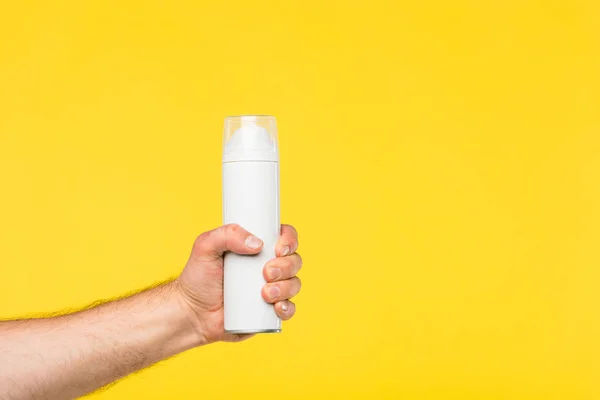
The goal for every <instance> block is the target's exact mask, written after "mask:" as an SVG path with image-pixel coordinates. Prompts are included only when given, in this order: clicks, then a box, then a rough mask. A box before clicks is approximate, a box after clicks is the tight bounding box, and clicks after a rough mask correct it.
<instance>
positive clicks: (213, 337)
mask: <svg viewBox="0 0 600 400" xmlns="http://www.w3.org/2000/svg"><path fill="white" fill-rule="evenodd" d="M262 246H263V243H262V241H261V240H260V239H259V238H257V237H255V236H252V234H251V233H250V232H248V231H246V230H245V229H244V228H242V227H241V226H239V225H236V224H229V225H224V226H221V227H219V228H217V229H214V230H212V231H209V232H205V233H203V234H201V235H200V236H198V238H197V239H196V242H195V243H194V247H193V249H192V254H191V256H190V259H189V260H188V262H187V264H186V266H185V268H184V270H183V272H182V273H181V276H180V277H179V278H178V279H177V281H176V282H177V288H178V292H179V293H180V295H181V298H182V299H183V300H184V302H185V303H186V304H187V305H189V307H190V311H191V313H190V315H191V323H192V325H193V326H194V327H195V329H196V330H197V331H198V333H199V334H200V336H201V341H202V343H205V344H206V343H212V342H216V341H220V340H222V341H226V342H236V341H240V340H244V339H246V338H249V337H251V336H253V335H234V334H229V333H226V332H225V330H224V328H223V322H224V314H223V254H224V253H225V252H226V251H232V252H234V253H238V254H257V253H259V252H260V250H261V249H262ZM297 248H298V234H297V233H296V230H295V229H294V228H293V227H292V226H290V225H282V226H281V236H280V237H279V241H278V243H277V245H276V246H275V254H276V255H277V257H276V258H274V259H272V260H270V261H268V262H267V263H266V264H265V267H264V269H263V275H264V278H265V280H266V281H267V284H266V285H265V286H264V287H263V290H262V296H263V298H264V299H265V301H267V302H269V303H274V305H275V312H276V313H277V315H278V316H279V317H280V318H281V319H283V320H287V319H290V318H291V317H292V316H293V315H294V313H295V312H296V306H295V305H294V303H292V302H291V301H289V299H290V298H292V297H293V296H295V295H296V294H298V292H299V291H300V279H298V277H296V274H297V273H298V270H300V267H301V266H302V259H301V258H300V255H299V254H297V253H296V250H297Z"/></svg>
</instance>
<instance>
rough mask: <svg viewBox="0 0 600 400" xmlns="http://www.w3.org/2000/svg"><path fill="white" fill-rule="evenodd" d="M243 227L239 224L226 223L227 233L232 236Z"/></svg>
mask: <svg viewBox="0 0 600 400" xmlns="http://www.w3.org/2000/svg"><path fill="white" fill-rule="evenodd" d="M241 228H242V227H241V226H240V225H239V224H227V225H225V235H226V236H232V235H235V234H236V233H238V232H239V231H240V229H241Z"/></svg>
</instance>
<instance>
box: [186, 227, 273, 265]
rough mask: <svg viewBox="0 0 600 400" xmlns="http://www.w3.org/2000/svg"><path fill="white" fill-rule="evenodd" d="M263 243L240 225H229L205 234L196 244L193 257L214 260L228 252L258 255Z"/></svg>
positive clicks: (199, 237)
mask: <svg viewBox="0 0 600 400" xmlns="http://www.w3.org/2000/svg"><path fill="white" fill-rule="evenodd" d="M262 246H263V241H262V240H260V239H259V238H257V237H256V236H254V235H252V234H251V233H250V232H248V231H247V230H245V229H244V228H242V227H241V226H240V225H238V224H228V225H223V226H220V227H218V228H217V229H213V230H212V231H208V232H205V233H203V234H201V235H200V236H198V238H197V239H196V241H195V242H194V248H193V250H192V256H193V257H195V258H201V259H204V260H206V259H210V260H214V259H217V258H220V257H222V256H223V253H225V252H226V251H232V252H234V253H238V254H256V253H258V252H260V249H261V248H262Z"/></svg>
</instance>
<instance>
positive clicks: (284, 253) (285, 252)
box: [281, 246, 290, 257]
mask: <svg viewBox="0 0 600 400" xmlns="http://www.w3.org/2000/svg"><path fill="white" fill-rule="evenodd" d="M289 253H290V246H283V247H282V248H281V257H285V256H287V255H288V254H289Z"/></svg>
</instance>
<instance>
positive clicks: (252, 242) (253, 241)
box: [245, 236, 262, 249]
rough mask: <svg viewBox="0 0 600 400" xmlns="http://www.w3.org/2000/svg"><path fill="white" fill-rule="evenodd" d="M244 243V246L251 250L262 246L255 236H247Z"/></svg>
mask: <svg viewBox="0 0 600 400" xmlns="http://www.w3.org/2000/svg"><path fill="white" fill-rule="evenodd" d="M245 243H246V246H248V247H250V248H251V249H258V248H259V247H260V246H262V240H260V239H259V238H257V237H256V236H248V237H247V238H246V242H245Z"/></svg>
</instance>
